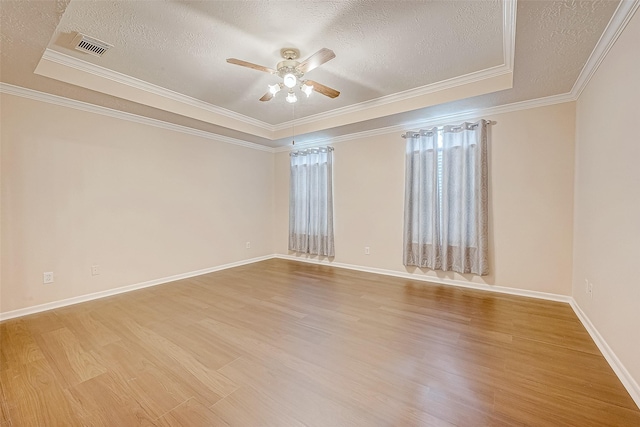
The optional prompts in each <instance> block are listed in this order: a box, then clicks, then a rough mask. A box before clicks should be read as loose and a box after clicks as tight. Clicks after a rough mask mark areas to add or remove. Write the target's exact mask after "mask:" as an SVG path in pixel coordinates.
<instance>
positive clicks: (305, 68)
mask: <svg viewBox="0 0 640 427" xmlns="http://www.w3.org/2000/svg"><path fill="white" fill-rule="evenodd" d="M280 55H282V57H283V58H284V61H280V62H279V63H278V65H276V69H275V70H274V69H273V68H269V67H263V66H262V65H257V64H253V63H251V62H247V61H243V60H241V59H236V58H228V59H227V62H228V63H229V64H235V65H240V66H242V67H247V68H252V69H254V70H258V71H264V72H265V73H269V74H274V75H278V76H280V77H281V78H282V82H281V83H276V84H273V85H269V90H268V91H267V93H265V94H264V95H263V96H262V98H260V101H269V100H271V99H272V98H273V97H274V96H275V94H276V93H278V92H280V90H281V89H282V88H284V87H286V88H287V89H288V90H289V91H288V93H287V98H286V100H287V102H290V103H294V102H296V101H297V100H298V97H297V96H296V93H295V91H294V88H295V87H296V85H298V84H300V90H302V92H303V93H304V94H305V95H307V97H309V95H311V93H312V92H313V91H316V92H318V93H321V94H323V95H325V96H328V97H329V98H336V97H337V96H338V95H340V92H338V91H337V90H335V89H332V88H330V87H328V86H325V85H322V84H320V83H318V82H315V81H313V80H303V79H302V77H303V76H304V75H305V74H306V73H308V72H309V71H311V70H313V69H315V68H317V67H319V66H320V65H322V64H324V63H325V62H328V61H330V60H332V59H333V58H335V57H336V54H335V53H333V51H332V50H331V49H327V48H322V49H320V50H319V51H317V52H316V53H314V54H313V55H311V56H310V57H308V58H307V59H305V60H304V61H302V62H298V61H296V59H298V57H299V56H300V51H299V50H298V49H294V48H284V49H281V50H280Z"/></svg>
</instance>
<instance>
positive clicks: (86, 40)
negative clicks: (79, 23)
mask: <svg viewBox="0 0 640 427" xmlns="http://www.w3.org/2000/svg"><path fill="white" fill-rule="evenodd" d="M72 45H73V47H74V48H75V49H76V50H79V51H80V52H84V53H88V54H90V55H94V56H102V55H104V53H105V52H106V51H107V50H109V48H111V47H113V45H110V44H109V43H105V42H103V41H100V40H98V39H94V38H93V37H89V36H86V35H84V34H80V33H78V35H77V36H76V37H75V38H74V39H73V42H72Z"/></svg>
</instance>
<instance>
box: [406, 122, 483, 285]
mask: <svg viewBox="0 0 640 427" xmlns="http://www.w3.org/2000/svg"><path fill="white" fill-rule="evenodd" d="M487 126H488V122H487V121H485V120H481V121H479V122H477V123H463V124H461V125H459V126H445V127H444V128H443V130H442V131H440V135H438V131H437V130H436V129H435V128H434V129H430V130H426V131H421V132H418V133H412V134H407V135H406V136H405V137H406V139H407V152H406V180H405V235H404V263H405V265H414V266H418V267H426V268H430V269H434V270H443V271H449V270H451V271H456V272H458V273H473V274H478V275H487V274H489V263H488V239H489V238H488V205H489V202H488V181H489V179H488V158H487V157H488V154H487V145H488V142H487Z"/></svg>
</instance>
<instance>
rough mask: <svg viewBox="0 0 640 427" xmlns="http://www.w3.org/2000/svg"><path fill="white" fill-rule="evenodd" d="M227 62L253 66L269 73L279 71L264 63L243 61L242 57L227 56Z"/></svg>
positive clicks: (248, 66)
mask: <svg viewBox="0 0 640 427" xmlns="http://www.w3.org/2000/svg"><path fill="white" fill-rule="evenodd" d="M227 62H228V63H229V64H235V65H240V66H241V67H247V68H252V69H254V70H258V71H264V72H265V73H269V74H276V73H277V71H276V70H274V69H272V68H268V67H263V66H262V65H258V64H253V63H251V62H247V61H243V60H242V59H236V58H227Z"/></svg>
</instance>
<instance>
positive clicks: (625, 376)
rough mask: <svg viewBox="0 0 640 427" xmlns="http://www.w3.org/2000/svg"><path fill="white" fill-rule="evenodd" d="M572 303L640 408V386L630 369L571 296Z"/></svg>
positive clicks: (579, 317) (572, 306)
mask: <svg viewBox="0 0 640 427" xmlns="http://www.w3.org/2000/svg"><path fill="white" fill-rule="evenodd" d="M570 304H571V308H573V311H574V312H575V313H576V316H578V319H580V321H581V322H582V324H583V325H584V327H585V329H586V330H587V332H589V335H591V339H593V341H594V342H595V343H596V345H597V346H598V349H599V350H600V352H601V353H602V355H603V356H604V358H605V359H606V360H607V362H609V365H610V366H611V369H613V372H615V373H616V375H617V376H618V378H619V379H620V382H622V385H624V387H625V388H626V389H627V391H628V392H629V395H631V398H632V399H633V401H634V402H636V405H638V408H640V386H638V383H637V382H636V380H635V379H634V378H633V377H632V376H631V374H630V373H629V371H627V368H625V367H624V365H623V364H622V362H621V361H620V359H618V356H616V354H615V353H614V352H613V350H612V349H611V347H609V344H607V342H606V341H605V339H604V338H603V337H602V335H600V332H598V330H597V329H596V327H595V326H594V325H593V323H591V319H589V317H588V316H587V315H586V313H585V312H584V311H582V309H581V308H580V306H579V305H578V303H577V302H576V300H575V299H573V298H571V302H570Z"/></svg>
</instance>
